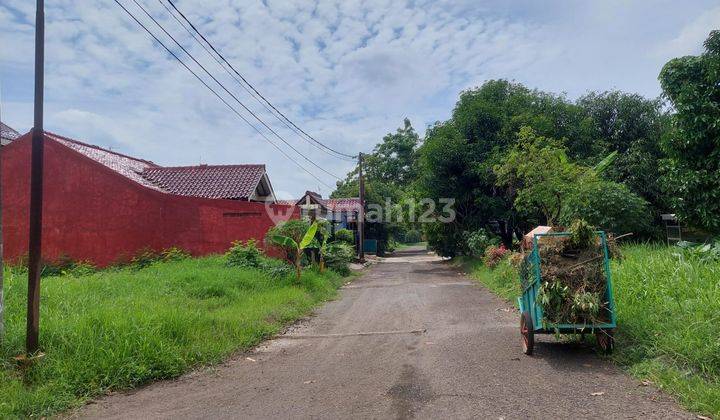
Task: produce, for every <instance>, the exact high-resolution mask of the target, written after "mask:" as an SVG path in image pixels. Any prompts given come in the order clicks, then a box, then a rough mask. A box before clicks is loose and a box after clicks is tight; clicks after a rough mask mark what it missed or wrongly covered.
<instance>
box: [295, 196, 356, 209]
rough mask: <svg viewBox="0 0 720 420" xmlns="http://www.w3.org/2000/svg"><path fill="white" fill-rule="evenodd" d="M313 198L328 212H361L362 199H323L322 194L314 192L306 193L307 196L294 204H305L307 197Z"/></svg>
mask: <svg viewBox="0 0 720 420" xmlns="http://www.w3.org/2000/svg"><path fill="white" fill-rule="evenodd" d="M308 195H310V196H312V197H313V199H314V200H315V201H316V202H318V203H319V204H320V205H322V206H323V207H325V208H326V209H328V211H343V212H347V211H360V198H359V197H353V198H322V196H320V194H318V193H316V192H312V191H305V195H304V196H303V197H302V198H300V199H299V200H295V201H294V204H299V205H303V204H305V201H304V199H305V197H306V196H308Z"/></svg>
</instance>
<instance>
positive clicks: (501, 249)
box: [483, 245, 509, 268]
mask: <svg viewBox="0 0 720 420" xmlns="http://www.w3.org/2000/svg"><path fill="white" fill-rule="evenodd" d="M508 252H509V251H508V250H507V248H505V245H500V246H494V245H490V246H489V247H487V249H486V250H485V257H484V258H483V262H484V263H485V265H486V266H488V267H490V268H494V267H495V266H497V265H498V263H499V262H500V261H502V259H503V257H505V255H507V253H508Z"/></svg>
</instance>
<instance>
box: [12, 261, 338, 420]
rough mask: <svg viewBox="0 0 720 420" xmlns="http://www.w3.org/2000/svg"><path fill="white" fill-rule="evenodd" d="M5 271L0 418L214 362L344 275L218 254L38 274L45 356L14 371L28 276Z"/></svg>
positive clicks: (39, 411)
mask: <svg viewBox="0 0 720 420" xmlns="http://www.w3.org/2000/svg"><path fill="white" fill-rule="evenodd" d="M5 280H6V281H5V296H6V305H7V307H6V328H7V331H6V337H5V341H4V342H3V343H2V344H0V396H1V397H0V418H7V417H24V416H44V415H48V414H52V413H56V412H58V411H61V410H65V409H67V408H71V407H74V406H78V405H81V404H83V403H84V402H86V401H87V400H89V399H91V398H93V397H96V396H98V395H101V394H104V393H106V392H108V391H110V390H118V389H128V388H132V387H135V386H138V385H140V384H143V383H147V382H150V381H152V380H157V379H165V378H174V377H177V376H179V375H181V374H182V373H184V372H186V371H188V370H189V369H191V368H193V367H197V366H200V365H205V364H212V363H217V362H220V361H222V360H223V359H224V358H226V357H228V356H229V355H230V354H232V353H233V352H236V351H238V350H245V349H248V348H250V347H252V346H253V345H255V344H257V343H258V342H259V341H261V340H262V339H264V338H266V337H269V336H271V335H273V334H275V333H277V332H278V331H280V329H281V328H282V327H283V326H284V325H285V324H287V323H289V322H291V321H293V320H296V319H298V318H300V317H302V316H304V315H306V314H308V313H309V312H310V311H311V309H312V308H313V307H314V306H315V305H316V304H317V303H318V302H320V301H322V300H326V299H329V298H332V297H333V296H334V295H335V292H336V289H337V288H338V287H339V286H340V285H341V284H342V281H343V280H342V278H341V277H340V276H339V275H337V274H335V273H333V272H330V271H326V273H324V274H319V273H318V272H316V271H314V270H305V271H304V273H303V278H302V281H301V283H300V284H297V283H295V282H294V280H293V279H292V278H291V277H289V278H285V279H280V280H278V279H272V278H270V277H268V276H267V275H266V273H263V272H261V271H258V270H253V269H246V268H233V267H226V265H225V261H224V258H222V257H219V256H212V257H204V258H198V259H186V260H182V261H174V262H163V263H156V264H153V265H151V266H150V267H147V268H144V269H141V270H136V269H131V268H125V269H115V270H105V271H100V272H97V273H93V274H90V275H83V276H78V277H74V276H71V275H66V276H57V277H47V278H43V280H42V290H41V321H40V331H41V334H40V341H41V347H42V351H43V352H44V353H45V357H44V358H43V359H42V360H41V361H40V362H39V363H37V364H36V365H34V366H32V367H31V368H30V369H29V370H28V371H27V372H26V373H25V375H24V377H23V375H22V374H21V372H20V371H18V370H17V368H16V367H15V365H14V364H13V363H12V358H13V357H14V356H16V355H18V354H21V353H22V352H23V345H24V337H25V332H24V327H25V324H24V323H25V299H26V292H27V288H26V281H27V280H26V277H25V275H24V274H21V273H14V272H12V271H10V270H7V271H6V279H5ZM23 381H24V383H23Z"/></svg>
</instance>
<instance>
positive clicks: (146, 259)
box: [130, 248, 162, 270]
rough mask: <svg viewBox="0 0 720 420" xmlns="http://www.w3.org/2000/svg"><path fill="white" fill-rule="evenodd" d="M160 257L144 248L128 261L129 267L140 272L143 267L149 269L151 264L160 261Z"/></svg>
mask: <svg viewBox="0 0 720 420" xmlns="http://www.w3.org/2000/svg"><path fill="white" fill-rule="evenodd" d="M161 259H162V257H161V256H160V254H158V253H157V252H155V251H153V250H152V249H150V248H145V249H143V250H141V251H140V252H139V253H138V254H137V255H135V256H134V257H132V259H131V260H130V266H131V267H132V268H135V269H137V270H140V269H142V268H145V267H149V266H151V265H152V264H154V263H156V262H158V261H160V260H161Z"/></svg>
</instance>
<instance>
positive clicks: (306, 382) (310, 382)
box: [303, 381, 315, 385]
mask: <svg viewBox="0 0 720 420" xmlns="http://www.w3.org/2000/svg"><path fill="white" fill-rule="evenodd" d="M314 382H315V381H305V382H303V383H304V384H305V385H307V384H312V383H314Z"/></svg>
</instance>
